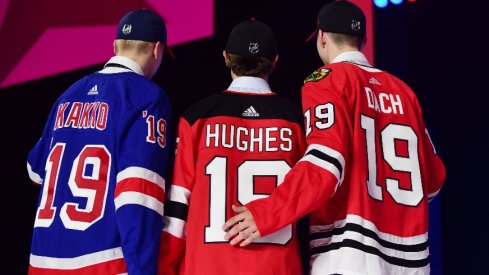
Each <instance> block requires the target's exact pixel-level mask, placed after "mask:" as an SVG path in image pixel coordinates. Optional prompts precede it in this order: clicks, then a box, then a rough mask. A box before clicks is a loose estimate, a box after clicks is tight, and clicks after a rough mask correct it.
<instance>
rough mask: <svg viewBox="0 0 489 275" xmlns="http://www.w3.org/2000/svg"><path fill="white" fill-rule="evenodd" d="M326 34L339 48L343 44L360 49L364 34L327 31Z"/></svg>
mask: <svg viewBox="0 0 489 275" xmlns="http://www.w3.org/2000/svg"><path fill="white" fill-rule="evenodd" d="M328 35H329V37H331V40H333V42H334V43H335V44H336V45H337V46H338V47H339V48H342V47H343V46H350V47H356V48H357V49H359V50H360V49H361V48H362V47H363V44H364V42H365V37H364V36H352V35H348V34H342V33H334V32H328Z"/></svg>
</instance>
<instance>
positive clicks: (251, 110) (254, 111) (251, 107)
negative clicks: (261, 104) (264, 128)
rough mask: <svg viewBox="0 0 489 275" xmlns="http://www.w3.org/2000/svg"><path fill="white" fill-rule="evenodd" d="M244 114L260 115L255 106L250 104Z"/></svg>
mask: <svg viewBox="0 0 489 275" xmlns="http://www.w3.org/2000/svg"><path fill="white" fill-rule="evenodd" d="M243 116H260V114H259V113H258V112H257V111H256V110H255V108H253V106H250V107H249V108H248V109H246V110H245V111H244V112H243Z"/></svg>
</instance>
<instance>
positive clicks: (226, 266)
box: [159, 77, 305, 275]
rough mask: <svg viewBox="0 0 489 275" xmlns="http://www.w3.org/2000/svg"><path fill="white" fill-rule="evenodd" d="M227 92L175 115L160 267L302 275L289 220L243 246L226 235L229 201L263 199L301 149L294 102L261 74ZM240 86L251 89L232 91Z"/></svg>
mask: <svg viewBox="0 0 489 275" xmlns="http://www.w3.org/2000/svg"><path fill="white" fill-rule="evenodd" d="M260 87H261V88H262V89H261V92H258V91H256V90H257V89H258V90H260ZM230 90H234V91H226V92H223V93H220V94H216V95H213V96H210V97H207V98H205V99H203V100H202V101H200V102H198V103H196V104H194V105H193V106H192V107H191V108H189V109H188V110H187V111H186V112H185V114H184V115H183V117H182V118H181V119H180V122H179V129H178V145H177V152H176V159H175V168H174V174H173V184H172V186H171V191H170V192H168V194H170V197H169V200H168V196H167V201H166V205H165V226H164V232H163V239H162V242H161V246H162V248H161V250H160V262H159V266H160V267H159V272H160V274H164V275H168V274H186V275H205V274H241V275H245V274H249V275H252V274H281V275H297V274H301V273H302V268H301V259H300V255H299V247H298V243H297V238H296V234H295V225H293V224H289V225H284V226H285V227H284V228H282V229H281V230H279V231H278V232H276V233H274V234H270V235H268V236H264V237H262V238H260V239H258V240H256V241H255V243H254V244H251V245H249V246H248V247H245V248H239V247H234V246H231V245H229V242H228V241H226V240H225V239H224V234H225V232H224V231H223V230H222V226H223V225H224V222H225V221H226V219H228V218H230V217H232V216H233V215H234V214H235V213H234V212H233V210H232V208H231V205H244V204H246V203H248V202H250V201H253V200H255V199H259V198H264V197H267V196H268V195H269V194H270V193H272V192H273V190H275V188H276V186H277V185H279V184H280V183H281V182H282V180H283V179H284V177H285V175H286V174H287V172H288V171H289V170H290V168H291V167H292V166H293V165H294V164H295V163H296V162H297V161H298V160H299V159H300V157H301V156H302V155H303V153H304V151H305V138H304V131H303V128H302V126H301V125H302V122H303V118H302V115H301V112H300V110H299V108H298V106H295V105H294V104H292V103H291V102H290V101H289V100H286V99H285V98H281V97H279V96H277V95H275V94H274V93H272V92H270V91H268V92H267V90H269V87H268V84H267V83H266V81H265V80H263V79H261V78H252V77H240V78H237V79H236V80H235V81H233V84H232V85H231V87H230ZM243 90H244V91H249V92H237V91H243Z"/></svg>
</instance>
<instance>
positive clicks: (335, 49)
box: [326, 46, 358, 64]
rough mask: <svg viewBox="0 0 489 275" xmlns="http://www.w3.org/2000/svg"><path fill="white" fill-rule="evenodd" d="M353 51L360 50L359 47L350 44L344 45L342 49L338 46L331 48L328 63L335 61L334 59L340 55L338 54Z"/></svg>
mask: <svg viewBox="0 0 489 275" xmlns="http://www.w3.org/2000/svg"><path fill="white" fill-rule="evenodd" d="M351 51H358V49H357V48H355V47H350V46H344V47H341V49H340V48H338V47H332V48H330V51H329V52H328V63H326V64H330V63H333V61H334V60H335V59H336V57H338V55H340V54H342V53H344V52H351Z"/></svg>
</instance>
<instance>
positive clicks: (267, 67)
mask: <svg viewBox="0 0 489 275" xmlns="http://www.w3.org/2000/svg"><path fill="white" fill-rule="evenodd" d="M227 54H228V58H229V64H228V67H229V68H230V69H231V71H233V73H234V74H236V75H237V76H254V77H264V76H268V75H269V74H271V73H272V71H273V69H274V62H273V60H272V59H270V58H268V57H249V56H239V55H235V54H231V53H227Z"/></svg>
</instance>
